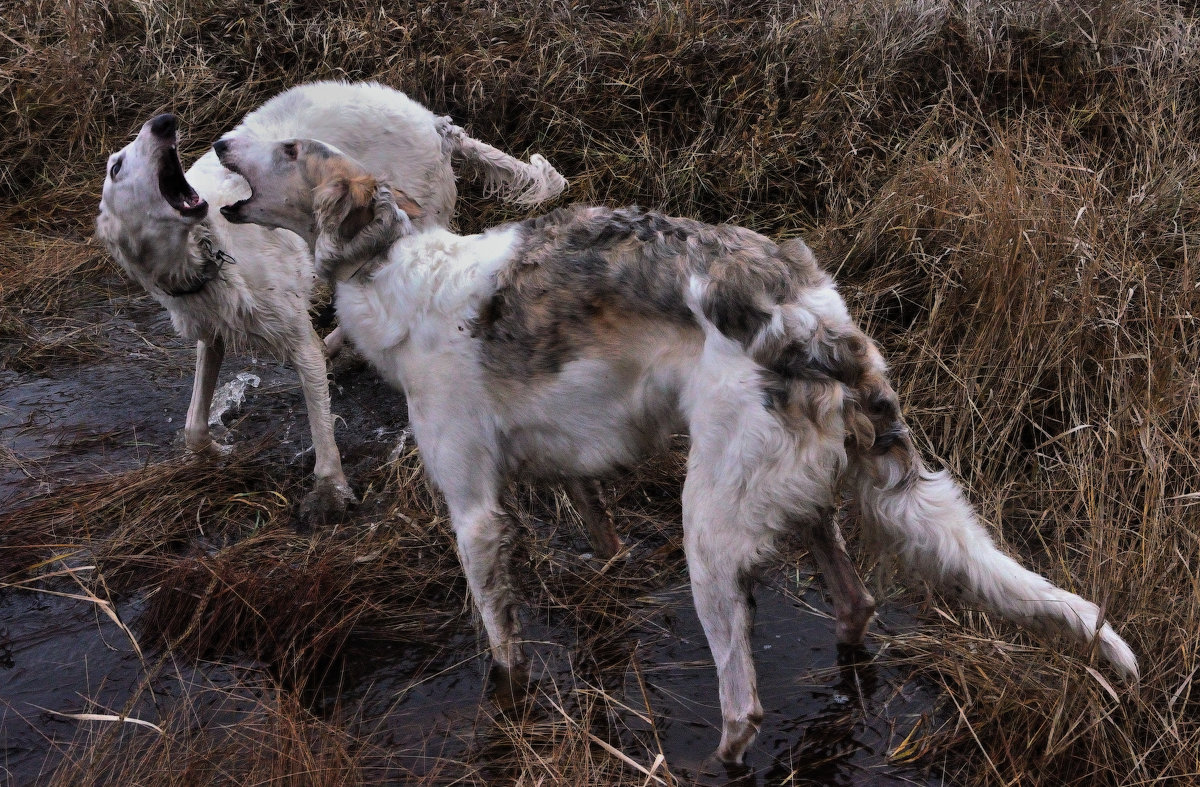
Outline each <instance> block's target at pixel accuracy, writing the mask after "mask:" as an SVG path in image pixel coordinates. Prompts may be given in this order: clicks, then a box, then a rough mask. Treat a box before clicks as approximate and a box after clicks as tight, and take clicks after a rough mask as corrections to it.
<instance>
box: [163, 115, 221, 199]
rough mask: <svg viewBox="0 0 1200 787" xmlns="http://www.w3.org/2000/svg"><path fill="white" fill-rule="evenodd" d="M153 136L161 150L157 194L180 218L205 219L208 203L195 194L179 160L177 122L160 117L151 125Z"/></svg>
mask: <svg viewBox="0 0 1200 787" xmlns="http://www.w3.org/2000/svg"><path fill="white" fill-rule="evenodd" d="M148 125H149V126H150V134H151V135H152V136H153V138H154V140H155V142H157V143H158V144H159V145H160V147H159V149H158V150H157V151H156V152H155V155H156V156H157V158H158V161H157V162H156V164H157V167H158V191H159V193H160V194H162V197H163V199H164V200H166V201H167V204H168V205H170V206H171V207H172V208H174V209H175V210H176V211H177V212H178V213H179V215H181V216H183V217H184V218H188V219H202V218H204V216H205V214H206V213H207V212H208V203H207V202H205V201H204V199H203V198H202V197H201V196H200V195H199V194H197V193H196V190H195V189H194V188H192V186H191V184H190V183H188V182H187V178H186V177H184V175H183V163H182V162H181V161H180V160H179V148H178V147H177V144H176V142H177V140H176V138H175V128H176V121H175V116H174V115H171V114H164V115H159V116H158V117H155V118H153V119H152V120H151V121H150V122H149V124H148Z"/></svg>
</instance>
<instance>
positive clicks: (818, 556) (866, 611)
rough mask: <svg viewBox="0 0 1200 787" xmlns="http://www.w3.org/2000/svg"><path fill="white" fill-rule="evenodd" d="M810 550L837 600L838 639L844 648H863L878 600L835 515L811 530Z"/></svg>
mask: <svg viewBox="0 0 1200 787" xmlns="http://www.w3.org/2000/svg"><path fill="white" fill-rule="evenodd" d="M807 540H808V548H809V553H810V554H812V557H813V561H814V562H815V563H816V564H817V570H819V571H820V572H821V576H822V578H823V579H824V580H825V587H827V588H828V589H829V595H830V596H831V597H832V599H833V614H834V617H836V618H837V638H838V642H839V643H841V644H843V645H861V644H862V641H863V637H864V636H865V635H866V633H867V626H868V625H869V624H870V622H871V617H872V616H873V615H874V614H875V599H874V598H873V597H872V596H871V594H870V592H869V591H868V590H867V586H866V585H864V584H863V581H862V577H860V576H859V575H858V570H857V569H856V568H855V567H854V562H853V561H852V560H851V559H850V556H849V555H847V554H846V542H845V541H844V540H843V539H842V531H841V528H839V527H838V525H837V522H836V521H834V519H833V517H832V516H826V517H822V518H821V520H820V521H819V522H818V523H817V524H815V525H814V526H813V527H812V528H811V529H810V530H808V539H807Z"/></svg>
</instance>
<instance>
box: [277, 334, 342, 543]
mask: <svg viewBox="0 0 1200 787" xmlns="http://www.w3.org/2000/svg"><path fill="white" fill-rule="evenodd" d="M291 355H292V357H291V361H292V365H293V366H295V367H296V372H297V373H298V374H299V375H300V387H301V388H302V389H303V390H304V403H305V405H306V406H307V408H308V425H309V429H310V431H311V432H312V441H313V452H314V453H315V454H316V465H315V467H314V468H313V474H314V475H315V476H316V478H317V481H316V484H315V485H314V486H313V490H312V492H310V493H309V494H308V496H307V497H306V498H305V499H304V502H303V503H302V504H301V514H300V516H301V521H302V524H303V525H304V526H305V527H307V526H310V525H312V524H322V523H324V522H326V521H327V520H329V519H330V518H335V517H337V516H339V515H340V514H342V513H343V512H345V510H346V506H347V505H348V504H349V503H352V502H355V497H354V493H353V492H352V491H351V490H350V485H349V484H347V483H346V476H345V474H344V473H343V472H342V457H341V455H340V454H339V453H338V447H337V442H336V441H335V440H334V437H333V415H332V413H331V412H330V402H329V376H328V371H327V370H326V367H325V346H324V344H322V342H321V338H320V337H319V336H317V332H316V331H315V330H313V328H312V326H311V325H309V326H308V332H307V334H306V335H303V338H302V339H300V340H299V341H298V342H297V344H296V345H295V346H294V347H293V349H292V354H291Z"/></svg>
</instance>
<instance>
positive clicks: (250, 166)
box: [220, 135, 1137, 762]
mask: <svg viewBox="0 0 1200 787" xmlns="http://www.w3.org/2000/svg"><path fill="white" fill-rule="evenodd" d="M220 159H221V163H223V164H224V165H225V166H226V167H229V168H230V169H232V170H234V171H236V172H239V173H241V174H242V175H243V176H244V177H245V178H246V180H247V182H248V183H249V184H250V187H251V189H252V190H253V192H254V201H255V202H257V203H259V205H260V208H259V212H260V215H264V214H267V213H269V214H270V215H271V219H270V223H271V226H277V227H285V228H288V229H291V230H293V231H295V232H296V233H297V234H299V235H300V236H301V237H303V238H304V239H305V240H306V241H307V242H308V243H309V244H311V245H312V246H313V248H314V250H315V259H316V266H317V272H318V273H319V274H320V275H321V276H323V277H326V278H328V279H329V280H331V281H335V282H336V283H337V294H336V298H335V302H336V305H337V312H338V317H339V319H340V320H341V322H342V325H343V326H344V327H345V329H346V331H347V332H348V334H349V335H350V337H351V338H352V339H353V341H354V343H355V346H357V347H358V348H360V349H361V350H362V352H363V353H364V354H365V355H366V356H367V358H368V359H369V360H370V361H371V362H372V363H373V364H374V365H375V366H376V367H377V368H378V369H379V370H380V372H381V373H382V374H383V375H384V376H385V377H386V378H387V379H389V380H391V381H392V382H393V383H394V384H397V385H399V386H401V387H403V389H404V392H405V395H406V396H407V398H408V411H409V416H410V418H411V420H412V426H413V429H414V432H415V434H416V438H417V444H418V446H419V448H420V451H421V456H422V458H423V460H424V462H425V467H426V470H427V472H428V473H429V476H430V478H431V479H432V480H433V482H434V483H435V484H436V485H437V486H438V487H439V488H440V489H441V491H442V492H443V494H445V496H446V501H447V503H448V506H449V509H450V516H451V520H452V524H453V526H454V530H455V533H456V536H457V539H458V546H459V552H460V556H461V558H462V564H463V569H464V571H465V573H466V575H467V580H468V584H469V586H470V589H471V593H472V596H473V597H474V600H475V603H476V605H477V607H478V609H479V612H480V616H481V617H482V620H483V624H484V627H485V628H486V629H487V634H488V639H489V641H490V643H491V649H492V655H493V658H494V659H495V661H496V662H497V663H498V664H499V665H501V666H503V667H506V668H509V669H512V668H518V667H521V666H522V665H523V663H524V661H525V655H524V653H523V651H522V648H521V646H520V643H519V642H518V641H517V634H518V621H517V615H516V608H517V607H516V601H515V599H514V594H513V593H512V591H511V585H510V582H509V580H508V573H507V570H508V567H507V565H506V557H507V555H506V551H507V549H508V547H509V546H510V545H511V542H512V538H513V535H514V533H513V526H512V524H511V522H510V521H509V519H508V517H507V516H506V515H505V514H504V512H503V511H502V510H501V507H500V502H499V497H500V493H501V491H502V489H503V488H504V485H505V482H506V480H507V478H508V477H510V476H511V475H512V474H514V473H516V472H518V471H525V472H530V473H533V474H537V475H545V476H550V477H564V476H566V477H571V476H577V477H594V476H596V475H598V474H601V473H604V472H605V471H607V470H609V469H610V468H612V467H614V466H619V465H623V464H628V463H630V462H633V461H636V460H637V459H638V458H639V457H641V456H642V455H644V454H645V453H646V451H648V450H652V449H654V448H655V447H656V446H661V445H662V444H663V443H664V441H665V440H666V439H667V438H668V437H669V436H670V435H671V434H672V433H674V432H676V431H686V432H687V433H688V434H689V436H690V438H691V450H690V454H689V457H688V472H687V479H686V481H685V483H684V488H683V530H684V549H685V552H686V554H687V560H688V571H689V573H690V576H691V582H692V592H693V597H694V599H695V604H696V611H697V613H698V615H699V617H700V621H701V623H702V624H703V626H704V632H705V635H706V636H707V638H708V643H709V647H710V648H711V650H712V653H713V658H714V661H715V662H716V666H717V674H718V677H719V681H720V699H721V715H722V720H723V729H722V735H721V744H720V747H719V749H718V750H717V754H718V756H719V757H720V758H721V759H723V760H725V761H728V762H741V761H742V757H743V755H744V753H745V751H746V748H747V747H748V746H749V745H750V742H751V741H752V740H753V738H754V735H755V733H756V732H757V730H758V726H759V724H760V722H761V720H762V706H761V705H760V704H759V700H758V695H757V691H756V688H755V674H754V665H753V663H752V661H751V654H750V638H749V630H750V606H749V604H748V598H747V597H748V595H749V590H750V587H751V583H752V581H753V577H754V572H755V570H756V568H757V567H758V566H759V565H760V564H761V563H762V561H763V558H764V556H765V555H767V554H769V553H770V552H771V550H772V548H773V545H774V544H775V543H776V541H777V540H778V538H779V537H780V536H781V535H782V534H784V533H796V534H798V535H800V536H802V537H804V538H806V539H807V541H808V542H809V545H810V548H811V549H810V551H811V553H812V555H813V557H814V559H815V560H816V562H817V564H818V567H819V568H820V570H821V573H822V575H823V576H824V579H825V581H826V583H827V584H828V586H829V590H830V592H831V595H832V597H833V607H834V613H835V615H836V618H837V633H838V637H839V639H840V640H841V641H842V642H845V643H847V644H855V643H860V642H861V641H862V638H863V635H864V632H865V631H866V628H867V625H868V623H869V621H870V619H871V616H872V614H873V612H874V600H873V599H872V598H871V596H870V594H869V593H868V592H867V590H866V588H865V587H864V586H863V583H862V580H861V579H860V578H859V576H858V574H857V572H856V570H855V568H854V564H853V563H852V562H851V561H850V559H849V557H848V555H847V554H846V552H845V546H844V544H843V541H842V537H841V533H840V532H839V529H838V527H837V524H836V522H835V521H834V519H833V518H832V512H833V511H834V509H835V508H836V507H837V505H838V502H839V489H842V488H843V487H844V488H845V489H846V490H847V491H849V492H850V493H851V494H853V496H854V497H856V498H857V500H858V502H859V505H860V507H861V511H862V520H863V528H864V530H865V532H866V534H867V535H868V536H869V537H870V538H872V539H874V540H875V541H876V542H878V544H879V546H880V548H881V549H882V550H883V551H884V553H886V554H888V555H890V556H892V557H894V558H896V559H898V560H899V561H900V562H901V563H903V564H904V565H906V566H907V567H909V568H911V569H914V570H916V571H917V572H919V573H920V574H921V575H923V576H925V577H926V578H928V579H930V580H931V581H933V582H936V583H937V584H939V585H941V586H943V587H946V588H951V589H954V588H957V589H959V590H962V591H964V592H965V593H966V594H967V595H968V596H969V597H971V598H974V599H976V600H978V601H980V602H982V603H983V604H984V605H986V606H987V607H989V608H990V609H993V610H995V611H996V612H999V613H1000V614H1002V615H1004V616H1005V617H1007V618H1009V619H1011V620H1013V621H1015V622H1017V623H1020V624H1024V625H1027V626H1032V627H1034V628H1050V629H1054V630H1057V631H1061V632H1063V633H1066V634H1068V635H1070V636H1073V637H1074V638H1076V639H1077V640H1080V641H1083V642H1090V641H1093V640H1095V641H1096V642H1097V644H1098V646H1099V652H1100V653H1101V654H1102V655H1103V656H1104V658H1106V659H1107V660H1108V661H1109V662H1111V663H1112V665H1113V666H1114V667H1115V668H1116V669H1117V670H1118V671H1119V672H1120V673H1121V674H1122V675H1123V676H1125V677H1128V678H1130V679H1136V677H1137V660H1136V658H1135V656H1134V654H1133V652H1132V651H1131V650H1130V648H1129V646H1128V645H1127V644H1126V643H1125V641H1124V640H1123V639H1121V637H1120V636H1118V635H1117V633H1116V631H1114V630H1113V628H1112V626H1110V625H1109V624H1108V623H1105V622H1103V620H1102V618H1101V613H1100V610H1099V609H1097V607H1096V606H1095V605H1094V604H1092V603H1090V602H1088V601H1085V600H1084V599H1082V598H1080V597H1079V596H1077V595H1075V594H1073V593H1070V592H1068V591H1066V590H1063V589H1061V588H1058V587H1055V586H1054V585H1053V584H1051V583H1050V582H1049V581H1048V580H1046V579H1045V578H1043V577H1041V576H1039V575H1038V574H1036V573H1034V572H1032V571H1028V570H1026V569H1025V568H1023V567H1022V566H1020V565H1019V564H1018V563H1017V562H1016V561H1014V560H1013V559H1012V558H1010V557H1008V556H1007V555H1005V554H1003V553H1002V552H1000V551H999V550H997V549H996V547H995V545H994V544H993V542H992V540H991V538H989V536H988V534H987V531H986V530H985V529H984V528H983V527H982V525H980V523H979V522H978V520H977V519H976V517H975V513H974V511H973V510H972V508H971V506H970V504H969V503H967V501H966V500H965V499H964V498H963V495H962V493H961V491H960V490H959V488H958V486H957V485H956V484H955V483H954V482H953V481H952V480H951V479H950V477H949V476H948V475H947V474H946V473H944V472H942V473H931V472H930V471H928V470H927V469H926V468H925V467H924V465H923V463H922V461H921V457H920V455H919V453H918V452H917V451H916V449H915V448H914V446H913V443H912V440H911V438H910V436H909V431H908V428H907V426H906V425H905V423H904V421H903V420H902V418H901V416H900V405H899V401H898V399H897V397H896V393H895V391H894V390H893V389H892V387H891V385H890V384H889V382H888V379H887V375H886V368H885V365H884V362H883V359H882V357H881V355H880V353H879V351H878V349H877V348H876V347H875V345H874V343H873V342H872V341H871V340H870V339H869V338H868V337H867V336H866V335H865V334H864V333H863V332H862V331H860V330H859V329H858V328H857V327H856V326H855V325H854V323H853V322H852V321H851V319H850V316H849V314H848V313H847V311H846V307H845V304H844V303H843V301H842V299H841V297H840V296H839V295H838V293H837V290H836V288H835V287H834V283H833V280H832V278H831V277H830V276H829V275H828V274H826V273H825V272H823V271H822V270H821V269H820V268H819V267H818V266H817V263H816V260H815V259H814V257H813V255H812V253H811V252H810V251H809V249H808V247H807V246H805V245H804V243H803V242H802V241H799V240H792V241H788V242H786V243H783V244H779V245H776V244H775V243H773V242H771V241H770V240H768V239H767V238H765V237H763V236H761V235H758V234H757V233H754V232H751V231H750V230H746V229H743V228H740V227H733V226H728V225H722V226H712V225H707V224H702V223H700V222H696V221H690V220H687V219H677V218H670V217H666V216H662V215H659V214H655V213H644V212H642V211H639V210H637V209H626V210H609V209H606V208H597V207H579V206H577V207H573V208H568V209H563V210H558V211H555V212H553V213H551V214H549V215H547V216H543V217H540V218H536V219H530V220H528V221H524V222H520V223H515V224H506V225H503V226H500V227H495V228H493V229H491V230H489V231H487V232H484V233H482V234H480V235H473V236H469V237H463V236H460V235H455V234H453V233H451V232H449V231H447V230H445V229H443V228H440V227H422V226H421V225H420V222H421V219H422V216H423V212H424V211H423V207H422V206H420V205H419V204H418V203H417V201H416V200H414V199H413V198H412V196H411V195H408V194H406V193H404V192H402V191H400V190H398V189H391V188H388V187H386V186H382V185H380V184H379V183H378V182H377V180H376V179H375V178H374V177H373V176H372V175H371V174H370V173H369V171H368V170H366V169H364V168H363V167H362V166H361V165H358V164H356V163H355V162H353V161H352V160H351V159H349V158H347V157H346V156H344V155H342V154H340V153H339V152H338V151H337V150H335V149H334V148H332V147H331V146H329V145H326V144H323V143H321V142H317V141H313V140H290V141H284V142H278V143H270V142H264V141H262V140H256V139H252V138H249V137H247V138H241V137H238V136H236V135H235V136H234V137H233V138H230V139H227V140H226V142H225V145H224V146H223V147H222V149H221V151H220Z"/></svg>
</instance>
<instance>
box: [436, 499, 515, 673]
mask: <svg viewBox="0 0 1200 787" xmlns="http://www.w3.org/2000/svg"><path fill="white" fill-rule="evenodd" d="M455 508H460V510H459V511H457V512H456V511H455ZM450 518H451V524H453V526H454V534H455V537H456V538H457V539H458V557H459V560H460V561H461V562H462V567H463V572H464V573H465V574H466V575H467V585H468V586H469V587H470V589H471V596H472V597H473V598H474V599H475V608H476V609H478V610H479V617H480V618H482V620H483V627H484V629H485V630H486V631H487V636H488V644H489V646H490V647H491V651H492V659H493V660H494V661H495V663H496V665H497V666H499V667H502V668H503V669H505V670H507V671H508V673H509V674H510V675H516V676H520V675H521V674H522V673H523V672H524V671H525V668H526V664H527V659H526V655H525V651H524V650H523V649H522V648H521V645H520V643H519V642H518V641H517V635H518V634H519V633H520V630H521V623H520V619H519V618H518V616H517V610H518V605H517V600H516V593H514V592H513V587H512V579H511V573H510V572H509V562H510V561H511V559H512V549H513V544H514V541H515V539H516V535H517V529H516V525H515V524H514V523H513V521H512V518H511V517H509V516H508V514H506V513H504V512H503V511H501V510H499V506H498V505H497V504H496V503H495V502H493V503H492V504H490V505H484V506H472V507H469V508H465V509H462V508H461V507H459V506H454V505H452V506H451V510H450Z"/></svg>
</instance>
